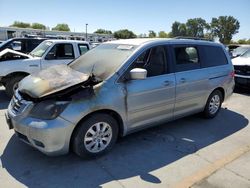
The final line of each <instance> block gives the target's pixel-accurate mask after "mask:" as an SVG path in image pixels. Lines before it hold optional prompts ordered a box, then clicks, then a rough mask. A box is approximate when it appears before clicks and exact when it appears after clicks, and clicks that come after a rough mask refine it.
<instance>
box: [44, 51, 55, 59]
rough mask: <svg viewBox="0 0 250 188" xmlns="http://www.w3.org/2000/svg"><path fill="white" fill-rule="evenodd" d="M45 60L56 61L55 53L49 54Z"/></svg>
mask: <svg viewBox="0 0 250 188" xmlns="http://www.w3.org/2000/svg"><path fill="white" fill-rule="evenodd" d="M45 59H46V60H52V59H55V53H53V52H49V53H48V54H47V55H46V57H45Z"/></svg>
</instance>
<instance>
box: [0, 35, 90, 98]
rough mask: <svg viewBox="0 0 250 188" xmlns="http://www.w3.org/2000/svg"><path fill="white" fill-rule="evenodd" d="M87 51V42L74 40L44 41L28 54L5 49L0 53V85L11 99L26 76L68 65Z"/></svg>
mask: <svg viewBox="0 0 250 188" xmlns="http://www.w3.org/2000/svg"><path fill="white" fill-rule="evenodd" d="M89 49H90V45H89V43H88V42H84V41H74V40H45V41H43V42H42V43H41V44H40V45H38V46H37V47H36V48H35V49H34V50H33V51H31V52H30V53H29V54H24V53H21V52H16V51H14V50H11V49H5V50H3V51H1V52H0V60H1V61H0V64H1V69H0V84H2V85H3V86H4V87H5V88H6V90H5V91H6V93H7V95H8V96H10V97H11V96H12V95H13V94H14V91H15V89H16V88H17V86H18V85H17V84H18V82H19V81H20V80H22V79H23V78H24V77H26V76H27V75H30V74H31V73H34V72H37V71H40V70H42V69H46V68H48V67H50V66H52V65H57V64H68V63H69V62H71V61H73V60H74V59H76V58H78V57H79V56H81V55H82V54H84V53H86V52H87V51H88V50H89ZM9 56H11V60H9Z"/></svg>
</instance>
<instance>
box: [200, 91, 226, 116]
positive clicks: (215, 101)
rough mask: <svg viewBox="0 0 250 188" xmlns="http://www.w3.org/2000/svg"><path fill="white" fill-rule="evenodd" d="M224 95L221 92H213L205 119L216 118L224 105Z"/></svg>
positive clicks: (206, 109)
mask: <svg viewBox="0 0 250 188" xmlns="http://www.w3.org/2000/svg"><path fill="white" fill-rule="evenodd" d="M222 100H223V97H222V93H221V91H219V90H215V91H213V92H212V93H211V94H210V96H209V97H208V100H207V103H206V106H205V109H204V111H203V115H204V117H205V118H209V119H211V118H214V117H215V116H216V115H217V114H218V112H219V111H220V109H221V104H222Z"/></svg>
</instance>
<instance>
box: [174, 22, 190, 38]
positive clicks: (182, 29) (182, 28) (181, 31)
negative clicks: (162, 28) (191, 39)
mask: <svg viewBox="0 0 250 188" xmlns="http://www.w3.org/2000/svg"><path fill="white" fill-rule="evenodd" d="M170 36H171V37H178V36H187V28H186V24H184V23H180V22H177V21H175V22H174V23H173V24H172V31H171V32H170Z"/></svg>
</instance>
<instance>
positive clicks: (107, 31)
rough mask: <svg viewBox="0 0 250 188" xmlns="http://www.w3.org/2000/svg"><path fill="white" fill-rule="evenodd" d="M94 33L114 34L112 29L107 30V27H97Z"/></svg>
mask: <svg viewBox="0 0 250 188" xmlns="http://www.w3.org/2000/svg"><path fill="white" fill-rule="evenodd" d="M94 33H98V34H112V31H109V30H105V29H97V30H96V31H95V32H94Z"/></svg>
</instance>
